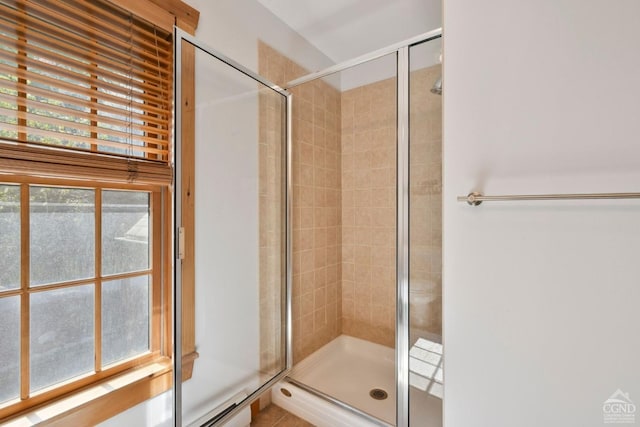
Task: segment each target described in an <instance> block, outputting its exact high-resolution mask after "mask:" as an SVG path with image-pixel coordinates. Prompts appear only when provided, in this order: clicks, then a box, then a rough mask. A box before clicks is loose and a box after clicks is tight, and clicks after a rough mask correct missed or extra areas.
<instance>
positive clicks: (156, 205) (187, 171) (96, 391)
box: [0, 0, 199, 426]
mask: <svg viewBox="0 0 640 427" xmlns="http://www.w3.org/2000/svg"><path fill="white" fill-rule="evenodd" d="M108 1H110V2H111V3H112V4H114V5H116V6H118V7H120V8H122V9H124V10H127V11H129V12H131V13H132V14H134V15H137V16H138V17H140V18H142V19H145V20H147V21H149V22H150V23H152V24H155V25H157V26H158V27H160V28H163V29H165V30H168V31H172V30H173V26H174V25H176V26H178V27H180V28H181V29H183V30H185V31H187V32H189V33H190V34H194V33H195V29H196V28H197V25H198V21H199V12H198V11H197V10H196V9H194V8H192V7H190V6H189V5H187V4H186V3H184V2H182V1H180V0H137V1H135V2H131V1H129V0H108ZM185 55H187V61H185V60H184V59H183V64H185V68H184V69H183V72H182V74H183V78H184V79H183V81H182V82H179V83H178V84H182V87H183V98H182V99H180V100H178V102H181V103H182V104H183V105H185V106H187V107H188V108H187V109H186V110H185V113H184V114H183V118H182V120H183V126H182V127H183V135H182V136H183V150H184V152H183V156H182V157H183V165H182V173H183V178H186V179H185V180H184V181H183V182H186V183H188V186H187V188H184V189H182V193H181V194H180V195H178V197H181V198H182V200H183V224H182V226H183V227H184V229H185V234H186V237H187V239H186V248H185V259H184V260H182V270H183V279H182V286H183V293H184V295H185V296H186V297H185V296H183V330H182V335H183V346H182V354H183V357H182V369H183V378H182V379H183V381H184V380H187V379H189V378H190V377H191V372H192V369H193V364H194V361H195V359H196V358H197V357H198V354H197V353H196V351H195V312H194V300H195V298H194V297H195V294H194V289H195V276H194V272H195V265H194V259H195V257H194V239H193V237H194V235H195V230H194V203H193V201H194V200H195V186H194V170H193V169H194V165H195V157H194V150H193V146H194V138H195V135H194V129H195V126H194V125H195V112H194V110H193V105H194V102H193V101H194V98H195V87H194V83H193V82H194V80H195V79H194V77H195V55H194V52H191V54H189V52H186V53H185ZM168 96H170V97H171V96H172V95H171V94H168ZM42 154H43V155H45V153H42ZM52 155H54V156H55V153H53V154H52ZM9 158H10V157H9ZM81 162H82V160H80V161H79V162H78V163H81ZM35 163H36V164H34V165H33V168H31V169H29V166H28V163H27V164H26V165H27V166H26V167H25V162H20V161H15V160H11V161H10V162H8V163H7V168H4V165H2V164H0V172H4V173H12V175H4V176H0V181H2V182H7V183H9V182H16V183H20V184H21V185H22V184H25V183H27V182H30V180H31V179H32V178H33V176H32V174H37V175H38V176H39V178H38V182H39V183H42V184H45V185H47V183H51V185H54V184H53V183H56V182H57V183H63V182H64V183H65V184H63V186H81V187H83V186H84V187H99V186H101V187H102V188H110V189H111V188H114V189H117V187H118V185H117V184H116V185H114V184H113V182H114V181H115V182H120V181H121V180H120V179H119V178H117V177H116V176H117V173H114V174H113V176H110V175H109V173H110V172H111V171H109V170H108V169H104V170H101V171H100V172H94V173H93V174H92V173H91V171H90V170H89V169H90V167H87V168H86V169H87V170H86V171H85V172H86V174H83V177H84V178H83V179H84V180H80V181H77V180H76V181H74V184H73V185H69V181H67V180H66V179H65V178H73V174H68V173H65V167H64V166H61V167H59V168H58V169H57V171H54V172H48V173H46V174H42V173H39V170H38V165H37V162H35ZM75 166H76V167H78V165H77V164H76V165H75ZM54 169H55V168H54ZM103 173H104V174H105V175H104V177H105V179H104V180H101V177H102V176H103ZM154 173H155V175H154ZM43 176H45V177H44V178H43ZM55 177H63V178H55ZM114 177H116V178H114ZM142 177H143V178H145V177H153V178H157V172H156V171H150V172H149V173H148V175H144V174H142ZM149 180H150V181H153V179H150V178H149ZM141 181H142V182H145V179H142V180H141ZM82 184H86V185H82ZM127 188H128V189H140V190H143V189H144V190H145V191H149V189H153V191H154V192H157V194H161V195H162V197H159V196H155V197H153V202H152V204H153V207H152V209H153V210H156V211H157V210H159V211H160V212H161V215H160V216H161V217H162V223H161V225H160V227H156V228H154V232H153V239H157V240H156V241H163V242H164V243H165V244H164V245H163V247H162V249H161V251H162V253H161V254H160V256H159V257H155V256H154V258H153V259H154V263H155V262H156V261H155V260H156V259H160V260H161V261H160V263H161V266H160V268H161V270H162V272H163V273H162V275H161V276H162V281H161V283H160V289H161V294H162V295H163V301H162V303H161V307H160V310H161V312H162V316H161V317H159V319H161V320H160V321H161V324H160V330H161V337H154V338H153V339H154V340H156V341H157V342H160V343H161V344H159V345H160V347H159V348H158V351H157V352H155V351H154V354H155V356H156V357H153V358H151V359H150V360H148V361H146V362H145V363H137V364H132V365H131V366H130V365H128V364H122V365H118V367H119V368H120V369H119V371H118V372H117V373H112V375H110V376H109V377H106V378H104V379H94V381H93V382H91V383H87V384H86V385H84V384H81V385H78V384H76V387H75V388H76V389H75V390H74V391H71V389H69V390H67V393H66V394H63V395H62V396H60V397H59V398H53V397H49V399H48V400H46V401H45V400H44V399H43V402H42V404H40V405H38V406H36V407H35V408H28V409H25V410H24V411H23V412H21V413H19V414H17V415H16V416H15V417H13V418H12V420H9V421H10V423H11V422H12V421H14V422H16V424H17V425H23V424H22V423H24V422H27V423H30V421H28V420H30V419H33V417H35V419H38V420H39V422H42V423H43V424H46V425H51V426H58V425H59V426H68V425H94V424H97V423H99V422H102V421H104V420H107V419H109V418H111V417H113V416H115V415H117V414H119V413H121V412H123V411H125V410H127V409H129V408H131V407H133V406H135V405H137V404H139V403H142V402H144V401H145V400H148V399H150V398H152V397H154V396H157V395H159V394H161V393H163V392H165V391H167V390H169V389H170V388H171V387H172V376H173V372H172V368H171V366H172V362H171V358H170V355H171V352H172V339H171V337H172V320H171V315H170V307H171V300H170V295H171V283H172V280H171V277H170V276H171V267H170V266H171V262H172V258H173V253H172V250H171V245H170V244H166V243H167V242H170V241H171V239H172V238H173V235H174V233H173V227H172V222H171V218H172V216H173V212H172V198H173V194H172V188H171V186H170V185H166V186H160V187H157V186H153V185H149V184H128V185H127ZM23 191H24V190H23ZM154 194H156V193H154ZM156 233H158V234H156ZM154 268H156V267H155V266H154ZM156 271H157V270H156ZM155 276H156V275H154V277H155ZM154 295H155V294H154ZM155 304H156V302H155V300H154V306H155ZM78 387H79V388H78ZM1 416H3V415H0V417H1ZM0 421H2V422H4V421H8V420H7V419H0Z"/></svg>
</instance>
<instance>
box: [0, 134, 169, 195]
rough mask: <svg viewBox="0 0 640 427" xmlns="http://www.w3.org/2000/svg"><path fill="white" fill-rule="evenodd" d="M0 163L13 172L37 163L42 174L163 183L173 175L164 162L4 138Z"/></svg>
mask: <svg viewBox="0 0 640 427" xmlns="http://www.w3.org/2000/svg"><path fill="white" fill-rule="evenodd" d="M0 167H1V168H2V170H3V171H5V172H12V173H24V174H31V173H33V171H34V167H35V168H36V169H35V170H37V171H38V174H39V175H41V176H51V177H69V178H80V179H92V180H98V181H110V180H113V181H116V182H123V181H135V182H138V183H141V184H160V185H167V184H170V183H171V180H172V175H173V171H172V168H171V167H170V166H169V165H168V164H166V163H163V162H155V161H148V160H138V159H126V158H118V157H116V156H109V155H102V154H96V153H85V152H80V151H73V150H60V149H52V148H48V147H39V146H36V145H28V144H24V143H10V142H2V141H0ZM132 178H134V179H132Z"/></svg>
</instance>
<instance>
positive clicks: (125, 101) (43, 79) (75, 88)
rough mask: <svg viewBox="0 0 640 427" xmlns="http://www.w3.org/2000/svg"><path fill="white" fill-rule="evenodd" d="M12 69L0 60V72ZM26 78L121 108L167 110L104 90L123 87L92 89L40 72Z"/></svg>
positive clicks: (31, 85)
mask: <svg viewBox="0 0 640 427" xmlns="http://www.w3.org/2000/svg"><path fill="white" fill-rule="evenodd" d="M27 67H28V66H27ZM13 70H15V68H14V67H10V66H7V65H5V64H3V63H1V62H0V72H6V73H11V72H12V71H13ZM26 76H27V75H26ZM27 79H28V80H29V82H28V83H27V87H33V86H34V83H39V84H41V85H42V86H49V87H51V88H56V89H66V90H67V91H68V92H69V93H74V94H75V95H78V96H85V97H87V98H95V99H97V100H98V101H106V102H111V103H113V104H117V105H120V106H122V107H123V108H133V109H136V110H142V109H144V110H147V111H148V112H150V113H154V114H166V111H167V109H166V108H158V107H154V106H153V105H152V104H144V103H142V102H139V101H138V100H137V99H136V98H138V96H139V95H138V94H137V93H136V94H135V95H131V97H130V98H129V97H128V94H124V96H117V95H112V94H110V93H108V92H106V91H110V92H112V93H118V92H122V90H123V88H121V87H118V86H113V85H111V86H108V85H101V86H102V87H100V88H104V86H106V88H105V89H104V90H102V91H101V90H94V89H92V88H91V87H86V86H80V85H79V84H73V83H70V82H65V81H64V80H61V79H55V78H52V77H48V76H45V75H42V74H40V73H34V72H30V73H28V76H27ZM83 83H85V84H87V85H92V86H93V81H91V78H88V79H87V81H86V82H83ZM96 83H99V82H96ZM105 90H106V91H105ZM27 91H28V90H27ZM141 95H142V94H140V96H141ZM147 100H148V101H151V102H152V103H153V104H156V103H158V102H160V100H158V99H153V98H148V97H147ZM140 101H143V99H140Z"/></svg>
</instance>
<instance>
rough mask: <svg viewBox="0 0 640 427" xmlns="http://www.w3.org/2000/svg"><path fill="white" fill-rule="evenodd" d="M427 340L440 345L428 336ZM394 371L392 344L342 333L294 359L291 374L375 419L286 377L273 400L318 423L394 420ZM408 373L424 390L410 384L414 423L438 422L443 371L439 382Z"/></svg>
mask: <svg viewBox="0 0 640 427" xmlns="http://www.w3.org/2000/svg"><path fill="white" fill-rule="evenodd" d="M426 342H429V343H431V344H433V345H434V346H440V344H435V343H433V342H431V341H426ZM440 349H441V346H440ZM419 350H420V349H418V350H416V347H415V346H414V348H413V349H412V356H413V355H414V354H417V353H416V351H417V352H418V353H419ZM411 362H412V363H411V366H412V370H414V369H416V370H418V371H420V372H424V369H423V368H424V367H423V366H420V363H419V362H415V361H414V360H413V357H412V361H411ZM414 362H415V363H414ZM436 372H438V371H437V369H434V370H433V372H432V373H431V374H432V375H431V377H432V378H433V377H435V374H436ZM395 373H396V368H395V350H394V349H393V348H390V347H385V346H382V345H379V344H375V343H371V342H369V341H365V340H361V339H358V338H354V337H350V336H347V335H341V336H339V337H337V338H336V339H334V340H333V341H331V342H330V343H328V344H327V345H325V346H324V347H322V348H320V349H319V350H318V351H316V352H315V353H313V354H311V355H310V356H308V357H307V358H306V359H304V360H303V361H302V362H300V363H298V364H296V365H295V366H294V368H293V370H292V372H291V374H290V375H289V377H291V378H292V379H294V380H295V381H296V382H298V383H302V384H304V385H305V386H307V387H310V388H312V389H315V390H317V391H320V392H322V393H324V394H326V395H328V396H330V397H332V398H333V399H336V400H338V401H340V402H343V403H346V404H347V405H349V406H351V407H354V408H356V409H358V410H360V411H362V412H364V413H366V414H368V415H370V416H372V417H374V418H375V419H377V420H378V422H376V421H373V420H366V419H365V418H362V417H360V416H355V415H354V414H353V413H351V411H348V410H347V409H344V408H342V407H340V405H335V404H330V403H328V402H327V401H326V400H324V399H322V398H320V397H317V396H315V395H313V394H311V393H308V392H307V391H305V390H303V389H301V388H298V387H297V386H296V385H295V384H293V383H289V382H286V381H282V382H280V383H278V385H277V386H276V387H274V388H273V390H272V400H273V402H274V403H276V404H277V405H279V406H281V407H283V408H284V409H286V410H288V411H290V412H292V413H294V414H296V415H298V416H299V417H301V418H304V419H306V420H307V421H309V422H311V423H312V424H314V425H317V426H321V427H322V426H325V425H326V426H330V427H337V426H339V425H343V426H355V425H358V426H371V425H394V424H395V417H396V409H395V408H396V386H395ZM411 375H412V381H411V382H412V384H414V383H415V384H416V385H417V387H419V388H421V389H422V390H420V389H419V388H416V387H413V386H412V387H411V392H410V407H411V420H412V423H416V422H419V425H420V426H423V427H441V426H442V400H441V398H440V397H437V396H438V395H439V396H441V395H442V394H441V392H442V386H441V375H442V371H441V370H440V371H439V372H438V375H437V376H438V378H439V379H440V382H439V383H434V382H433V381H424V378H421V377H420V376H419V375H418V376H416V373H415V372H412V374H411ZM420 380H422V381H420ZM281 389H285V391H284V392H283V391H281ZM425 389H426V391H425ZM384 393H386V395H387V396H386V398H382V397H384ZM287 394H288V395H289V396H288V395H287ZM381 398H382V399H381ZM354 417H355V418H354ZM418 420H419V421H418ZM416 425H418V424H416Z"/></svg>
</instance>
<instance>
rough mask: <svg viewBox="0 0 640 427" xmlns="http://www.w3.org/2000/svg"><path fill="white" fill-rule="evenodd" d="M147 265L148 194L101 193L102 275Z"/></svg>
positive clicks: (131, 192) (130, 192)
mask: <svg viewBox="0 0 640 427" xmlns="http://www.w3.org/2000/svg"><path fill="white" fill-rule="evenodd" d="M148 268H149V193H146V192H136V191H104V192H103V193H102V274H104V275H107V274H117V273H128V272H132V271H140V270H146V269H148Z"/></svg>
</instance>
